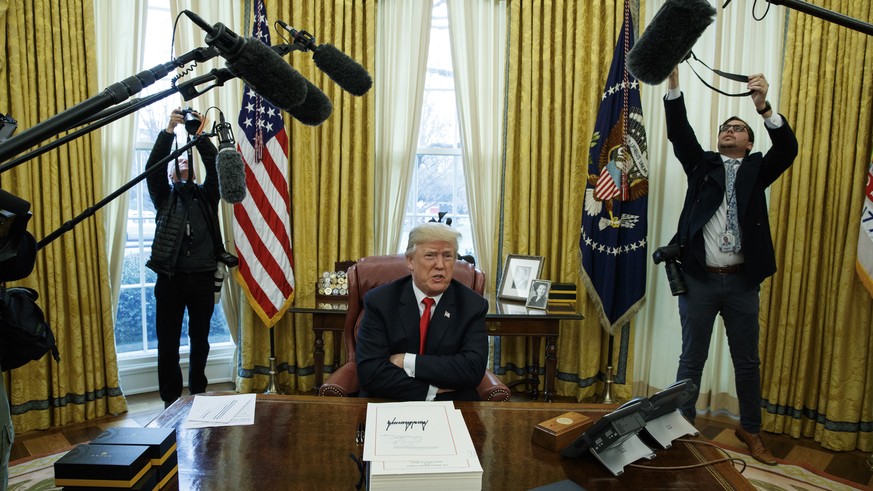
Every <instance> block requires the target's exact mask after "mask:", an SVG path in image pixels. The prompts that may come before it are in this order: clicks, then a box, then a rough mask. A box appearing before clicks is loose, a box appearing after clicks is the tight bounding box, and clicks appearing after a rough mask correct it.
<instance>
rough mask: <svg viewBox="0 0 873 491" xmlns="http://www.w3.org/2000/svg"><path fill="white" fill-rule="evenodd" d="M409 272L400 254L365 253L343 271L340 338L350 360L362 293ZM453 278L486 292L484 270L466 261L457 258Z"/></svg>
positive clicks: (353, 349) (359, 323)
mask: <svg viewBox="0 0 873 491" xmlns="http://www.w3.org/2000/svg"><path fill="white" fill-rule="evenodd" d="M410 274H411V273H410V271H409V268H408V267H407V264H406V256H405V255H403V254H392V255H388V256H368V257H365V258H363V259H360V260H358V262H357V263H355V264H354V265H353V266H351V267H350V268H349V270H348V272H347V274H346V278H347V279H348V283H349V307H348V310H347V311H346V323H345V325H344V326H343V340H344V341H345V345H346V353H347V356H348V359H349V362H354V361H355V347H356V346H357V341H358V339H357V338H358V326H360V325H361V318H362V317H363V316H364V295H366V294H367V292H369V291H370V290H372V289H373V288H376V287H378V286H381V285H384V284H386V283H390V282H392V281H395V280H399V279H400V278H403V277H404V276H409V275H410ZM452 279H454V280H457V281H458V282H459V283H461V284H462V285H464V286H466V287H468V288H470V289H471V290H473V291H475V292H476V293H478V294H479V295H482V294H483V292H484V291H485V273H483V272H482V271H479V270H478V269H476V267H475V266H474V265H473V264H471V263H468V262H467V261H462V260H460V259H458V260H456V261H455V272H454V274H453V275H452Z"/></svg>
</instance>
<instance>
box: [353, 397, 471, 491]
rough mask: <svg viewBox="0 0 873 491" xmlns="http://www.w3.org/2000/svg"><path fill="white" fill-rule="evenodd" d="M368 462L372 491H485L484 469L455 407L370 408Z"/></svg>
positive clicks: (414, 404) (373, 405) (416, 404)
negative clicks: (397, 490) (413, 490)
mask: <svg viewBox="0 0 873 491" xmlns="http://www.w3.org/2000/svg"><path fill="white" fill-rule="evenodd" d="M364 460H366V461H369V463H370V474H369V476H370V487H369V489H370V490H383V489H386V490H392V489H401V490H408V489H415V490H416V491H423V490H429V489H433V490H440V491H442V490H445V489H451V490H452V491H463V490H480V489H482V466H481V465H480V464H479V457H478V456H477V455H476V449H475V448H474V447H473V440H472V439H471V438H470V432H469V431H468V430H467V425H466V424H465V423H464V417H463V416H462V415H461V411H459V410H457V409H455V406H454V405H453V404H452V403H451V402H389V403H370V404H368V405H367V426H366V433H365V437H364Z"/></svg>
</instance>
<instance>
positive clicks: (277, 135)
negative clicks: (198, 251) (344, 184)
mask: <svg viewBox="0 0 873 491" xmlns="http://www.w3.org/2000/svg"><path fill="white" fill-rule="evenodd" d="M252 37H253V38H255V39H258V40H260V41H261V42H263V43H264V44H267V45H269V44H270V31H269V26H268V24H267V14H266V9H265V7H264V2H263V0H255V2H254V24H253V26H252ZM238 125H239V134H240V135H244V137H241V138H238V140H237V141H238V142H237V149H238V150H239V152H240V155H242V158H243V162H245V173H246V191H247V193H246V197H245V199H244V200H243V201H242V202H240V203H236V204H235V205H234V207H233V214H234V239H235V241H236V249H237V255H238V256H239V259H240V263H239V267H238V268H237V275H236V277H237V281H238V282H239V283H240V286H241V287H242V289H243V291H244V292H245V294H246V297H247V298H248V300H249V303H250V304H251V306H252V309H253V310H254V311H255V312H256V313H257V314H258V316H259V317H260V318H261V320H262V321H263V322H264V324H266V325H267V326H269V327H272V326H273V325H275V323H276V322H277V321H278V320H279V319H280V318H281V317H282V315H284V314H285V311H286V310H287V309H288V307H290V305H291V300H292V299H293V298H294V270H293V265H294V259H293V253H292V246H291V206H292V205H291V197H290V193H289V190H288V171H289V170H288V164H289V162H288V156H287V155H288V136H287V134H286V133H285V122H284V120H283V119H282V114H281V112H280V111H279V110H278V109H277V108H275V107H274V106H273V105H272V104H270V103H269V102H267V101H266V100H264V99H263V98H262V97H261V96H260V95H259V94H257V93H256V92H255V91H253V90H252V89H251V88H250V87H248V86H246V87H245V90H244V93H243V100H242V107H241V108H240V113H239V120H238Z"/></svg>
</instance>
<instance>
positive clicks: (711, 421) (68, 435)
mask: <svg viewBox="0 0 873 491" xmlns="http://www.w3.org/2000/svg"><path fill="white" fill-rule="evenodd" d="M207 390H209V391H233V390H234V386H233V384H230V383H225V384H213V385H210V386H209V387H208V388H207ZM517 397H518V400H527V398H526V395H524V394H519V395H518V396H517ZM515 398H516V396H513V400H515ZM568 400H569V399H568ZM127 405H128V412H127V413H125V414H123V415H120V416H107V417H104V418H101V419H99V420H95V421H89V422H85V423H79V424H75V425H69V426H66V427H64V428H58V429H54V430H46V431H31V432H27V433H23V434H17V435H15V443H14V444H13V446H12V454H11V456H10V462H14V461H16V460H20V459H23V458H27V457H31V456H37V455H47V454H52V453H57V452H61V451H64V450H67V449H69V448H70V447H72V446H73V445H76V444H79V443H87V442H89V441H90V440H91V439H93V438H95V437H96V436H97V435H99V434H100V433H102V432H103V431H105V430H106V429H107V428H110V427H114V426H145V425H146V424H147V423H148V422H149V421H151V420H152V419H153V418H154V417H155V416H157V415H158V414H159V413H160V412H161V411H163V410H164V404H163V402H162V401H161V399H160V397H159V396H158V394H157V392H150V393H146V394H136V395H132V396H128V397H127ZM736 424H737V423H736V421H735V420H733V419H731V418H729V417H726V416H714V417H703V416H698V417H697V421H696V426H697V429H698V430H700V433H701V434H702V435H704V436H706V437H707V438H709V439H710V440H713V441H715V442H718V443H721V444H724V445H726V446H730V447H734V448H737V449H739V450H741V451H742V450H745V446H744V445H743V444H742V443H740V442H739V441H738V440H737V439H736V437H734V434H733V432H734V428H736ZM762 437H763V439H764V443H765V444H766V445H767V447H768V448H769V449H770V451H771V452H773V455H774V456H776V457H777V458H779V459H783V460H785V461H788V462H790V463H794V464H804V465H806V466H808V467H811V468H813V469H816V470H819V471H822V472H825V473H827V474H830V475H832V476H836V477H839V478H842V479H845V480H847V481H850V482H851V483H855V484H856V486H860V487H861V488H862V489H863V488H868V489H873V471H871V470H870V469H869V468H868V467H867V466H868V465H869V463H868V458H869V457H870V455H869V454H865V453H863V452H860V451H853V452H833V451H830V450H826V449H824V448H822V447H821V445H819V444H818V443H816V442H815V441H813V440H812V439H809V438H801V439H795V438H792V437H790V436H787V435H775V434H771V433H766V432H765V433H764V434H763V435H762Z"/></svg>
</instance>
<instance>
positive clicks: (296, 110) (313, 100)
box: [288, 80, 333, 126]
mask: <svg viewBox="0 0 873 491" xmlns="http://www.w3.org/2000/svg"><path fill="white" fill-rule="evenodd" d="M332 112H333V104H331V103H330V99H328V97H327V95H325V93H324V92H322V91H321V89H319V88H318V87H316V86H315V85H313V84H312V82H310V81H309V80H307V81H306V99H305V100H304V101H303V103H302V104H300V105H298V106H295V107H292V108H291V109H289V110H288V114H290V115H291V116H294V119H296V120H297V121H300V122H301V123H303V124H305V125H307V126H318V125H320V124H321V123H323V122H324V121H325V120H326V119H327V118H328V117H330V114H331V113H332Z"/></svg>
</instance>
